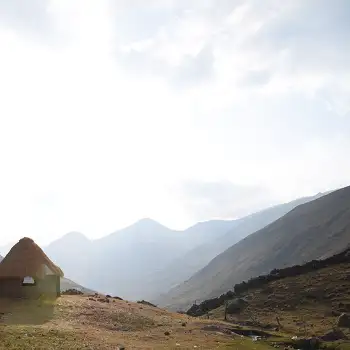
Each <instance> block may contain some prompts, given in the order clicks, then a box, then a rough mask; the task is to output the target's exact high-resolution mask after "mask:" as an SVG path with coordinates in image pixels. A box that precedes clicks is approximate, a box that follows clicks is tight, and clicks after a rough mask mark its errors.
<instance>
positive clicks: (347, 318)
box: [337, 313, 350, 328]
mask: <svg viewBox="0 0 350 350" xmlns="http://www.w3.org/2000/svg"><path fill="white" fill-rule="evenodd" d="M337 325H338V327H341V328H350V315H349V314H346V313H343V314H341V315H340V316H339V318H338V323H337Z"/></svg>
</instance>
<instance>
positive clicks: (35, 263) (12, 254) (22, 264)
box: [0, 237, 63, 279]
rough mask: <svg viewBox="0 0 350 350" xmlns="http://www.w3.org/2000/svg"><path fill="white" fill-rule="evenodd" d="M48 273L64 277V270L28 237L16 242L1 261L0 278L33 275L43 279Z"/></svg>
mask: <svg viewBox="0 0 350 350" xmlns="http://www.w3.org/2000/svg"><path fill="white" fill-rule="evenodd" d="M46 274H50V275H56V276H59V277H63V271H62V270H61V269H60V268H59V267H58V266H56V265H55V264H54V263H53V262H52V261H51V260H50V259H49V258H48V257H47V255H46V254H45V253H44V252H43V251H42V249H41V248H40V247H39V246H38V245H37V244H35V242H34V241H33V240H32V239H30V238H27V237H25V238H22V239H21V240H20V241H19V242H18V243H17V244H15V245H14V246H13V247H12V249H11V250H10V251H9V253H8V254H7V255H6V257H5V258H4V259H3V260H2V261H1V263H0V278H7V277H20V278H22V279H23V278H24V277H26V276H31V277H33V278H40V279H41V278H44V277H45V275H46Z"/></svg>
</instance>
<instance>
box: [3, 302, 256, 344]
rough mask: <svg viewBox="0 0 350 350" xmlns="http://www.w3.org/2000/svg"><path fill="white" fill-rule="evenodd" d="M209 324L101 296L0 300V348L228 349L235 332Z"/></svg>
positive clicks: (206, 321) (205, 321)
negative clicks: (33, 300)
mask: <svg viewBox="0 0 350 350" xmlns="http://www.w3.org/2000/svg"><path fill="white" fill-rule="evenodd" d="M208 322H210V324H213V321H208V320H199V319H196V318H192V317H189V316H187V315H182V314H177V313H169V312H167V311H165V310H162V309H159V308H156V307H151V306H148V305H143V304H137V303H131V302H127V301H122V300H116V299H113V298H106V297H104V296H90V297H89V296H68V295H65V296H62V297H61V298H59V299H57V300H56V301H54V302H48V301H37V302H29V301H17V302H14V301H9V300H0V339H1V341H0V349H45V350H50V349H99V350H104V349H118V345H119V344H122V345H123V346H125V349H143V350H146V349H220V348H222V347H223V348H226V349H227V348H228V347H227V346H229V344H230V342H232V340H233V339H234V336H233V335H230V334H224V333H222V332H213V331H207V330H204V329H203V328H204V326H205V325H207V324H208ZM214 324H218V325H220V324H221V323H220V322H214ZM240 341H241V340H240ZM249 344H250V343H249ZM242 348H244V346H243V345H242Z"/></svg>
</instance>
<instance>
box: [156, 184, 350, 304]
mask: <svg viewBox="0 0 350 350" xmlns="http://www.w3.org/2000/svg"><path fill="white" fill-rule="evenodd" d="M349 243H350V187H346V188H343V189H340V190H337V191H334V192H332V193H330V194H328V195H325V196H323V197H321V198H318V199H316V200H314V201H311V202H309V203H306V204H302V205H299V206H298V207H296V208H295V209H293V210H292V211H290V212H289V213H287V214H286V215H284V216H283V217H281V218H280V219H278V220H276V221H275V222H273V223H272V224H270V225H268V226H266V227H265V228H263V229H261V230H259V231H257V232H255V233H253V234H252V235H250V236H248V237H246V238H245V239H243V240H241V241H240V242H238V243H237V244H235V245H233V246H232V247H231V248H229V249H227V250H226V251H225V252H223V253H222V254H220V255H218V256H217V257H216V258H215V259H213V260H212V261H211V262H210V263H209V264H208V265H207V266H206V267H205V268H203V269H202V270H200V271H199V272H197V273H196V274H195V275H193V276H192V277H191V278H190V279H189V280H188V281H186V282H185V283H183V284H181V285H179V286H178V287H176V288H174V289H172V290H171V291H170V293H169V294H168V295H166V298H163V300H162V301H161V305H163V306H167V307H171V308H174V309H177V308H187V307H189V306H190V305H192V303H193V302H194V301H195V300H199V301H200V300H204V299H208V298H210V297H214V296H219V295H220V294H222V293H224V292H227V291H228V290H231V289H232V288H233V286H234V285H235V284H237V283H239V282H242V281H244V280H248V279H250V278H251V277H255V276H259V275H261V274H266V273H268V272H269V271H271V270H272V269H274V268H283V267H286V266H292V265H295V264H302V263H305V262H306V261H310V260H313V259H320V258H324V257H327V256H331V255H333V254H335V253H337V252H339V251H341V250H342V249H344V247H346V246H347V244H349Z"/></svg>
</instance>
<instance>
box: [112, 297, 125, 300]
mask: <svg viewBox="0 0 350 350" xmlns="http://www.w3.org/2000/svg"><path fill="white" fill-rule="evenodd" d="M113 299H116V300H123V299H122V298H120V297H113Z"/></svg>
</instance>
